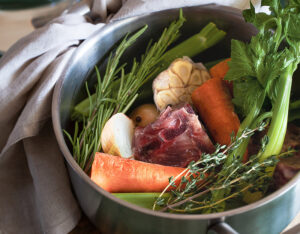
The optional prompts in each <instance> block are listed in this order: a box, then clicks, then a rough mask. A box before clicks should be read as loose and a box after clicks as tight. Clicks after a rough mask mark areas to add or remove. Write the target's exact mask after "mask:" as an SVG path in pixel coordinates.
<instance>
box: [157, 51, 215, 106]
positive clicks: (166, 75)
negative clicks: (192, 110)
mask: <svg viewBox="0 0 300 234" xmlns="http://www.w3.org/2000/svg"><path fill="white" fill-rule="evenodd" d="M208 79H210V75H209V73H208V71H207V70H206V68H205V67H204V66H203V65H202V63H194V62H193V61H192V60H191V59H190V58H188V57H183V58H179V59H176V60H174V61H173V62H172V63H171V65H170V66H169V68H168V69H167V70H165V71H163V72H161V73H160V74H159V75H158V76H157V77H156V78H155V80H154V81H153V84H152V88H153V93H154V102H155V104H156V106H157V108H158V109H159V110H164V109H165V108H166V107H167V106H168V105H177V104H179V103H190V104H191V103H192V99H191V94H192V92H193V91H194V90H195V89H196V88H197V87H198V86H200V85H201V84H202V83H204V82H205V81H207V80H208Z"/></svg>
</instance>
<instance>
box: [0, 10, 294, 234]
mask: <svg viewBox="0 0 300 234" xmlns="http://www.w3.org/2000/svg"><path fill="white" fill-rule="evenodd" d="M48 10H49V9H47V8H43V9H38V10H37V9H35V10H24V11H15V12H13V11H10V12H4V11H0V51H6V50H7V49H8V48H9V47H10V46H11V45H12V44H13V43H14V42H16V41H17V40H18V39H20V38H21V37H23V36H24V35H27V34H28V33H30V32H32V31H33V30H34V28H33V27H32V25H31V19H32V18H33V17H36V16H39V15H42V14H45V13H47V11H48ZM299 223H300V213H299V214H298V215H297V217H296V218H295V219H294V220H293V221H292V222H291V223H290V225H289V226H288V227H287V228H286V229H285V230H284V233H286V234H296V233H300V228H299V229H298V230H295V226H296V225H297V224H299ZM297 228H298V227H297ZM291 229H294V230H293V231H292V232H290V231H289V230H291ZM70 234H101V233H100V232H99V231H98V230H97V229H96V228H95V227H94V225H93V224H92V223H91V222H90V221H89V220H88V219H87V218H86V217H85V216H83V217H82V218H81V220H80V222H79V223H78V225H77V226H76V227H75V228H74V229H73V230H72V231H71V232H70Z"/></svg>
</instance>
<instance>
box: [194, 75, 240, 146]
mask: <svg viewBox="0 0 300 234" xmlns="http://www.w3.org/2000/svg"><path fill="white" fill-rule="evenodd" d="M192 101H193V104H194V106H195V107H196V108H197V110H198V112H199V114H200V117H201V119H202V120H203V122H204V123H205V125H206V127H207V129H208V131H209V133H210V134H211V136H212V138H213V139H214V141H215V142H217V143H219V144H221V145H228V144H230V141H231V139H230V135H231V133H232V132H234V133H237V131H238V129H239V127H240V120H239V118H238V116H237V115H236V113H235V112H234V106H233V104H232V102H231V96H230V94H229V91H228V89H227V88H226V86H225V85H224V83H223V80H222V79H221V78H219V77H216V78H212V79H210V80H208V81H206V82H205V83H204V84H202V85H201V86H200V87H198V88H197V89H195V90H194V92H193V93H192Z"/></svg>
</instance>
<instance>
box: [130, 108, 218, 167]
mask: <svg viewBox="0 0 300 234" xmlns="http://www.w3.org/2000/svg"><path fill="white" fill-rule="evenodd" d="M133 150H134V157H135V159H137V160H140V161H144V162H150V163H156V164H161V165H166V166H176V167H187V166H188V164H189V163H190V162H191V161H197V160H198V159H199V158H200V156H201V154H202V152H206V153H212V152H214V150H215V148H214V145H213V144H212V142H211V140H210V139H209V137H208V135H207V134H206V132H205V130H204V129H203V127H202V125H201V123H200V121H199V119H198V117H197V115H196V114H195V113H194V111H193V109H192V107H191V106H190V105H185V106H183V107H181V108H179V109H174V110H173V109H172V108H171V107H168V108H167V109H166V110H165V111H164V112H163V113H161V115H160V117H159V119H157V120H156V121H155V122H154V123H152V124H149V125H148V126H146V127H144V128H142V127H137V128H136V130H135V133H134V140H133Z"/></svg>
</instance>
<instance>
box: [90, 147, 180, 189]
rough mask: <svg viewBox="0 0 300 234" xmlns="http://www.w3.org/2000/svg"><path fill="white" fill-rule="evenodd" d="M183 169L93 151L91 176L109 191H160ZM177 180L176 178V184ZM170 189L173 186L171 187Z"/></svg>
mask: <svg viewBox="0 0 300 234" xmlns="http://www.w3.org/2000/svg"><path fill="white" fill-rule="evenodd" d="M184 169H185V168H180V167H170V166H162V165H158V164H152V163H146V162H141V161H136V160H132V159H125V158H121V157H117V156H113V155H109V154H104V153H96V155H95V159H94V162H93V165H92V170H91V179H92V180H93V181H94V182H95V183H96V184H98V185H99V186H100V187H101V188H103V189H105V190H106V191H108V192H113V193H118V192H161V191H163V190H164V188H165V187H166V186H167V185H168V184H169V178H170V177H171V176H173V177H174V178H175V177H176V176H177V175H178V174H180V173H181V172H182V171H183V170H184ZM179 182H180V179H178V180H177V181H176V183H177V184H178V183H179ZM170 188H172V187H170Z"/></svg>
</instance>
